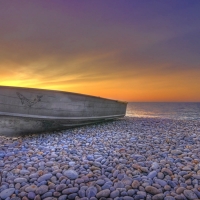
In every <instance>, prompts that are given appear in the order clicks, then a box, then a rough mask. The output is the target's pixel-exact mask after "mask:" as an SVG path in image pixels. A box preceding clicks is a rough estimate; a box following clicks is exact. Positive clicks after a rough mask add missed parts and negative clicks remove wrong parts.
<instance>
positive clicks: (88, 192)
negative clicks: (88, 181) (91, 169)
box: [86, 186, 97, 199]
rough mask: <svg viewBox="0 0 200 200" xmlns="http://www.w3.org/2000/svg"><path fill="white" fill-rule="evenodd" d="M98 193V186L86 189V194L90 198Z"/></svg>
mask: <svg viewBox="0 0 200 200" xmlns="http://www.w3.org/2000/svg"><path fill="white" fill-rule="evenodd" d="M96 194H97V188H96V187H93V186H91V187H89V188H88V189H87V190H86V196H87V197H88V198H89V199H90V198H91V197H95V196H96Z"/></svg>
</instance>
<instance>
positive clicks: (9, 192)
mask: <svg viewBox="0 0 200 200" xmlns="http://www.w3.org/2000/svg"><path fill="white" fill-rule="evenodd" d="M14 192H15V188H9V189H5V190H3V191H2V192H1V193H0V198H1V199H6V198H7V197H10V196H11V195H12V194H13V193H14Z"/></svg>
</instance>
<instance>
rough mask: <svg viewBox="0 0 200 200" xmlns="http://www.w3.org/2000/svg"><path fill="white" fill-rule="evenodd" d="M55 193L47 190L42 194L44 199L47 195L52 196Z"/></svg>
mask: <svg viewBox="0 0 200 200" xmlns="http://www.w3.org/2000/svg"><path fill="white" fill-rule="evenodd" d="M52 196H53V193H52V192H46V193H44V194H43V195H42V199H44V198H47V197H52Z"/></svg>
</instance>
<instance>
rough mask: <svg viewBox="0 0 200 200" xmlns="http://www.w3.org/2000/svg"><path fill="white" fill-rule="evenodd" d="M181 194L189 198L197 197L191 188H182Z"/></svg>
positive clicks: (191, 199)
mask: <svg viewBox="0 0 200 200" xmlns="http://www.w3.org/2000/svg"><path fill="white" fill-rule="evenodd" d="M183 194H184V195H185V196H186V197H187V198H188V199H190V200H193V199H198V197H197V195H196V194H195V193H194V192H193V191H192V190H184V191H183Z"/></svg>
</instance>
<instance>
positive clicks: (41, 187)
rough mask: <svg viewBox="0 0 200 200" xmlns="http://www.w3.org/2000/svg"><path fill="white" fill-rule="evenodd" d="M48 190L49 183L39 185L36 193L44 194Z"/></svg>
mask: <svg viewBox="0 0 200 200" xmlns="http://www.w3.org/2000/svg"><path fill="white" fill-rule="evenodd" d="M47 191H48V186H47V185H41V186H40V187H38V188H37V189H36V191H35V192H36V194H40V195H41V194H44V193H46V192H47Z"/></svg>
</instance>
